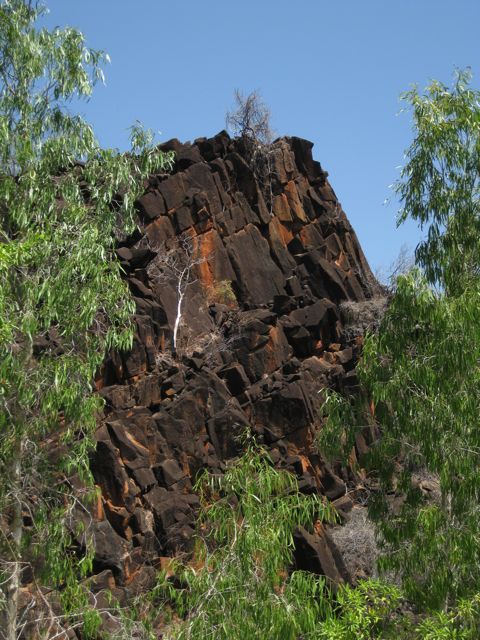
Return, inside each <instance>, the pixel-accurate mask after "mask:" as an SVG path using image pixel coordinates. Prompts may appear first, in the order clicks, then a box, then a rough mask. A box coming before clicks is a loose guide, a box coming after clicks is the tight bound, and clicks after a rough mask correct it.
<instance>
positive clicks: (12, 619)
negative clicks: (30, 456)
mask: <svg viewBox="0 0 480 640" xmlns="http://www.w3.org/2000/svg"><path fill="white" fill-rule="evenodd" d="M21 481H22V443H21V441H19V442H18V443H17V446H16V447H15V451H14V453H13V459H12V463H11V476H10V483H11V492H12V515H11V518H12V519H11V525H10V540H9V543H10V556H11V559H10V560H9V565H8V573H9V574H10V575H9V578H8V584H7V587H6V593H5V596H6V598H5V600H6V602H5V609H4V619H5V626H4V629H5V631H4V637H5V640H17V619H18V596H19V593H20V570H21V564H20V546H21V543H22V534H23V527H22V525H23V522H22V502H21V497H20V494H21Z"/></svg>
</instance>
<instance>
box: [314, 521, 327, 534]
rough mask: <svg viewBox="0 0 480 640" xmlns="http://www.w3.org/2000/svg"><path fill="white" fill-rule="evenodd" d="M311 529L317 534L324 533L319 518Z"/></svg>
mask: <svg viewBox="0 0 480 640" xmlns="http://www.w3.org/2000/svg"><path fill="white" fill-rule="evenodd" d="M313 530H314V531H315V533H316V534H317V535H318V536H322V535H323V534H324V533H325V527H324V526H323V524H322V523H321V522H320V520H316V521H315V523H314V525H313Z"/></svg>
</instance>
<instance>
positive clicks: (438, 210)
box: [396, 70, 480, 293]
mask: <svg viewBox="0 0 480 640" xmlns="http://www.w3.org/2000/svg"><path fill="white" fill-rule="evenodd" d="M470 79H471V74H470V72H469V71H468V70H467V71H459V72H457V74H456V81H455V84H454V86H453V87H452V88H451V89H450V88H449V87H448V86H446V85H444V84H442V83H441V82H437V81H434V82H432V83H431V84H430V85H429V86H428V87H427V89H426V91H425V93H424V94H423V95H421V94H419V93H418V90H417V88H416V87H415V88H413V89H412V90H411V91H409V92H407V93H406V94H404V96H403V97H404V99H405V100H406V101H407V102H408V103H409V104H410V105H411V108H412V116H413V125H414V134H415V137H414V140H413V142H412V144H411V146H410V148H409V149H408V150H407V153H406V158H407V162H406V164H405V166H404V168H403V170H402V173H401V180H400V181H399V182H398V183H397V185H396V191H397V194H398V195H399V197H400V200H401V202H402V204H403V208H402V209H401V211H400V213H399V217H398V221H399V223H402V222H404V221H405V220H407V219H408V218H412V219H413V220H416V221H418V223H419V224H420V226H421V227H422V228H425V227H427V228H428V233H427V238H426V240H424V241H423V242H421V243H420V244H419V246H418V247H417V250H416V259H417V263H418V264H419V265H420V266H421V267H422V268H423V269H424V271H425V275H426V277H427V280H428V281H429V282H432V283H438V284H439V285H440V286H441V287H442V288H444V289H445V290H446V291H447V292H449V293H455V292H456V293H461V292H462V288H463V282H464V280H465V277H470V276H475V277H476V276H478V275H479V258H478V257H479V251H480V208H479V207H480V200H479V195H480V193H479V189H480V144H479V139H480V92H479V91H475V90H474V89H472V88H471V87H470V86H469V82H470Z"/></svg>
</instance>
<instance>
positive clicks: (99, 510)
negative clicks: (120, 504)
mask: <svg viewBox="0 0 480 640" xmlns="http://www.w3.org/2000/svg"><path fill="white" fill-rule="evenodd" d="M95 488H96V489H98V493H97V504H96V505H95V518H96V519H97V520H105V511H104V510H103V500H102V493H101V488H100V487H99V486H98V485H95Z"/></svg>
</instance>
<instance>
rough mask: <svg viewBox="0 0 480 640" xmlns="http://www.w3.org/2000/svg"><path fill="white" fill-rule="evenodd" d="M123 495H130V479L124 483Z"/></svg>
mask: <svg viewBox="0 0 480 640" xmlns="http://www.w3.org/2000/svg"><path fill="white" fill-rule="evenodd" d="M122 493H123V496H124V497H125V498H126V497H127V496H128V480H125V482H124V483H123V491H122Z"/></svg>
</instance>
